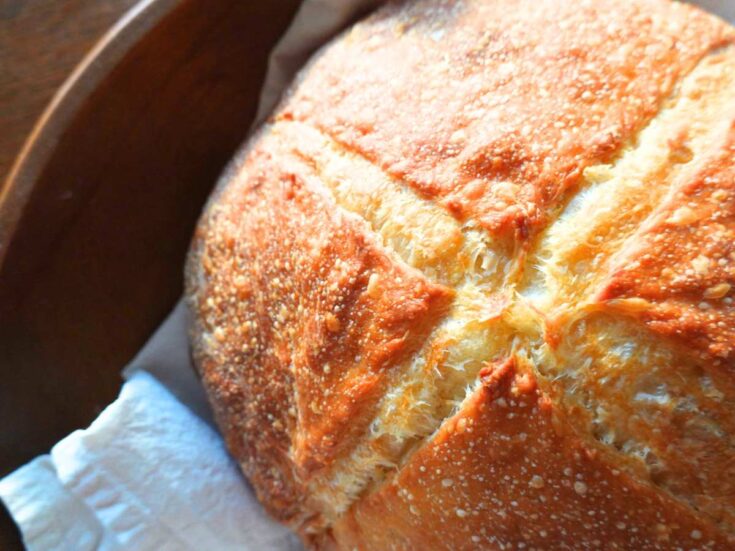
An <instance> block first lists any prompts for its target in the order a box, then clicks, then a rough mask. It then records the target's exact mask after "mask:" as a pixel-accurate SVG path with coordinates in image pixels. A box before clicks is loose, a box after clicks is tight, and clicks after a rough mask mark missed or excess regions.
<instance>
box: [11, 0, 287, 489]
mask: <svg viewBox="0 0 735 551" xmlns="http://www.w3.org/2000/svg"><path fill="white" fill-rule="evenodd" d="M297 4H298V0H278V1H257V0H149V1H144V2H142V3H141V4H139V5H138V6H137V7H136V8H134V9H133V10H132V11H131V12H130V13H128V14H127V15H126V16H125V17H124V18H123V20H121V21H120V23H119V24H118V25H117V26H116V27H115V28H114V29H113V30H111V31H110V32H109V33H108V34H107V36H106V37H105V38H104V39H103V40H102V41H101V42H100V43H99V44H98V45H97V46H96V47H95V48H94V50H93V51H92V52H91V53H90V55H89V56H88V57H87V58H86V59H85V60H84V62H83V63H82V64H81V65H80V66H79V67H78V69H77V70H76V71H75V72H74V74H73V75H72V76H71V78H70V79H69V80H68V81H67V83H66V84H65V85H64V86H63V88H62V89H61V90H60V92H59V93H58V94H57V96H56V97H55V99H54V100H53V102H52V103H51V105H50V106H49V108H48V109H47V111H46V112H45V114H44V115H43V116H42V118H41V120H40V121H39V122H38V124H37V126H36V128H35V129H34V131H33V133H32V135H31V136H30V138H29V140H28V142H27V143H26V145H25V147H24V149H23V152H22V154H21V156H20V158H19V160H18V162H17V163H16V165H15V167H14V169H13V171H12V173H11V176H10V178H9V180H8V182H7V183H6V184H5V186H4V187H3V189H2V191H1V192H0V366H2V368H1V369H2V383H0V419H1V420H2V423H0V448H1V449H2V453H1V454H0V475H2V474H5V473H7V472H8V471H9V470H11V469H13V468H15V467H17V466H19V465H20V464H22V463H23V462H25V461H28V460H29V459H31V458H32V457H34V456H35V455H37V454H39V453H44V452H47V451H48V450H49V448H50V447H51V446H52V445H53V444H54V443H55V442H56V441H58V440H59V439H60V438H62V437H63V436H65V435H66V434H68V433H69V432H71V431H73V430H74V429H77V428H81V427H84V426H86V425H88V424H89V422H90V421H92V419H93V418H94V417H95V416H96V415H97V414H98V413H99V412H100V410H101V409H102V408H103V407H104V406H105V405H107V404H109V403H110V402H111V401H112V400H113V399H114V398H115V396H116V394H117V391H118V389H119V386H120V383H121V379H120V375H119V372H120V369H121V368H122V367H123V366H124V365H125V364H126V363H127V362H128V361H129V360H130V358H131V357H132V356H133V355H134V354H135V352H136V351H137V350H138V349H139V348H140V347H141V345H142V344H143V343H144V341H145V340H146V338H147V337H148V336H149V335H150V334H151V333H152V331H153V330H154V329H155V328H156V326H157V325H158V324H159V323H160V321H161V320H162V319H163V317H164V316H165V315H166V313H167V312H168V311H169V310H170V308H171V307H172V306H173V305H174V303H175V302H176V300H177V298H178V297H179V296H180V294H181V282H182V264H183V260H184V255H185V253H186V249H187V246H188V243H189V238H190V235H191V233H192V229H193V227H194V223H195V221H196V219H197V216H198V214H199V212H200V210H201V208H202V205H203V203H204V200H205V199H206V197H207V195H208V193H209V191H210V189H211V187H212V185H213V184H214V182H215V181H216V179H217V176H218V174H219V173H220V171H221V170H222V168H223V167H224V165H225V164H226V162H227V160H228V159H229V157H230V156H231V155H232V153H233V151H234V150H235V149H236V147H237V145H238V144H239V143H240V142H241V141H242V140H243V139H244V137H245V135H246V133H247V131H248V128H249V125H250V123H251V120H252V118H253V115H254V112H255V107H256V102H257V98H258V94H259V90H260V86H261V84H262V80H263V76H264V74H265V69H266V63H267V55H268V52H269V51H270V49H271V48H272V47H273V45H274V44H275V42H276V41H277V39H278V38H279V37H280V36H281V35H282V33H283V32H284V30H285V28H286V27H287V25H288V23H289V22H290V20H291V18H292V17H293V14H294V12H295V10H296V7H297Z"/></svg>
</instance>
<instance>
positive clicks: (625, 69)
mask: <svg viewBox="0 0 735 551" xmlns="http://www.w3.org/2000/svg"><path fill="white" fill-rule="evenodd" d="M729 40H731V36H730V35H729V34H728V30H727V28H726V27H725V26H724V25H721V24H718V23H717V22H716V21H714V20H713V18H711V17H710V16H708V15H706V14H704V13H703V12H700V11H698V10H694V9H691V8H690V7H688V6H684V5H677V6H674V5H672V4H670V3H669V2H662V1H659V0H637V1H634V2H619V1H618V0H595V1H587V2H567V1H559V0H556V1H544V2H538V1H537V0H514V1H512V2H499V1H492V2H478V1H470V2H455V1H451V0H432V1H428V2H409V3H403V4H397V5H395V6H394V7H392V8H388V9H386V10H383V11H381V12H380V13H379V14H378V15H376V16H374V17H373V18H372V19H371V20H370V21H369V22H368V23H366V24H363V25H360V26H357V27H356V28H354V29H353V30H351V31H350V32H349V33H348V35H347V36H346V37H345V38H344V39H343V40H340V41H338V42H336V43H335V44H333V45H331V46H330V47H328V48H327V49H326V51H324V52H323V53H322V54H321V55H320V56H319V57H318V58H317V60H316V61H315V62H313V63H312V65H311V66H310V67H309V69H308V71H307V72H305V73H304V74H305V75H307V76H308V78H304V79H303V82H302V83H300V84H299V85H298V86H297V87H296V88H295V90H294V92H293V94H292V97H291V98H289V99H288V101H287V102H286V103H285V105H284V106H283V109H282V110H281V112H280V114H279V115H278V117H282V118H286V119H288V118H294V119H298V120H304V121H307V122H309V123H311V124H314V125H315V126H316V127H318V128H319V129H321V130H322V131H324V132H326V133H328V134H330V135H332V136H333V137H334V138H335V139H336V140H337V141H339V142H341V143H342V144H344V145H345V146H346V147H348V148H351V149H355V150H356V151H359V152H360V153H361V154H363V155H365V156H366V157H368V158H369V159H371V160H372V161H374V162H375V163H376V164H378V165H379V166H381V167H382V168H384V169H385V170H387V171H388V172H389V173H391V174H393V175H395V176H396V177H400V178H401V179H403V180H405V181H406V182H407V183H409V184H411V185H412V186H415V187H416V189H418V190H419V191H420V192H421V193H422V195H424V196H426V197H430V198H434V199H436V200H438V201H441V203H442V204H444V205H445V206H446V207H447V208H448V209H450V210H451V211H452V212H453V213H454V214H455V215H456V216H457V217H459V218H461V219H467V218H471V219H474V220H476V221H477V222H478V223H479V224H481V225H482V226H483V227H484V228H486V229H488V230H489V231H491V232H494V233H497V232H511V233H512V234H515V237H516V239H519V240H521V241H525V240H526V239H527V238H528V237H529V235H532V234H535V233H536V231H537V230H538V227H539V226H543V225H544V224H545V222H546V221H547V220H548V218H549V216H550V214H552V213H553V212H554V211H555V209H556V208H557V207H558V206H560V204H561V202H562V201H563V200H564V196H565V192H566V191H567V190H569V189H570V188H574V187H575V186H576V185H577V183H578V182H579V180H580V177H581V175H582V170H583V169H584V168H585V167H587V166H590V165H592V164H597V163H600V162H604V161H606V160H607V159H609V158H611V157H612V156H614V155H615V154H616V152H617V151H618V150H619V149H620V147H621V146H623V145H624V144H626V142H628V141H629V140H630V139H631V138H632V137H633V136H634V135H635V133H636V132H637V131H638V130H640V128H641V127H642V126H643V125H644V124H645V123H646V122H647V121H648V120H650V119H651V117H653V116H654V115H655V114H656V112H657V111H658V109H659V107H660V104H661V101H662V100H663V99H664V98H666V96H667V95H668V94H669V93H670V92H671V90H672V88H673V87H674V86H675V85H676V83H677V81H678V80H679V79H680V78H681V76H682V75H683V74H685V73H686V72H688V71H689V70H690V69H691V68H692V67H693V65H694V64H695V63H696V62H697V61H698V60H699V59H700V58H701V57H702V56H703V55H704V54H705V53H706V52H708V51H711V50H712V49H713V48H717V47H718V46H721V45H723V44H725V43H727V41H729ZM353 75H354V77H353Z"/></svg>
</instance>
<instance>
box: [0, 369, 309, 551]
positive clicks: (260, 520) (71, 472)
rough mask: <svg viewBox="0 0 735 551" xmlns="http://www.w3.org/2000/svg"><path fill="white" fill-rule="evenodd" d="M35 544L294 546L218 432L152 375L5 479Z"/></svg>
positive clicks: (109, 548)
mask: <svg viewBox="0 0 735 551" xmlns="http://www.w3.org/2000/svg"><path fill="white" fill-rule="evenodd" d="M0 499H2V500H3V501H4V502H5V504H6V506H7V508H8V510H9V511H10V513H11V514H12V515H13V517H14V518H15V520H16V522H17V523H18V525H19V527H20V528H21V532H22V534H23V539H24V542H25V544H26V546H27V547H28V548H29V549H32V550H33V549H39V550H56V549H58V550H67V549H75V550H77V549H78V550H86V549H101V550H103V551H118V550H123V549H125V550H128V549H134V550H151V551H153V550H155V551H160V550H163V551H178V550H209V549H213V550H227V549H238V550H258V551H260V550H264V549H266V550H271V549H272V550H276V551H277V550H289V551H290V550H298V549H301V545H300V544H299V542H298V540H297V538H296V537H295V536H294V535H293V534H291V533H290V532H289V531H288V530H287V529H286V528H284V527H283V526H281V525H279V524H277V523H275V522H273V521H272V520H271V519H270V518H269V517H268V516H267V515H266V514H265V512H264V511H263V510H262V508H261V507H260V505H259V504H258V502H257V500H256V499H255V497H254V496H253V494H252V492H251V490H250V488H249V486H248V485H247V483H246V482H245V480H244V479H243V477H242V476H241V474H240V472H239V469H238V468H237V465H235V463H234V462H233V461H232V459H231V458H230V457H229V456H228V455H227V452H226V450H225V447H224V443H223V442H222V439H221V438H220V437H219V436H218V435H217V434H216V433H215V431H214V430H213V429H212V428H211V427H210V426H209V425H208V424H207V423H206V422H205V421H203V420H202V419H200V418H199V417H198V416H197V415H195V414H194V413H193V412H192V411H191V410H190V409H189V408H187V407H186V406H184V405H183V404H182V403H181V402H179V401H178V400H177V399H176V398H175V397H174V396H173V395H172V394H171V393H170V392H169V391H168V390H167V389H166V388H165V387H163V386H162V385H161V384H160V383H159V382H158V381H157V380H156V379H155V378H154V377H153V376H152V375H150V374H148V373H146V372H143V371H141V372H138V373H135V374H134V375H133V376H132V377H131V379H130V380H129V381H128V382H126V383H125V384H124V385H123V388H122V391H121V392H120V396H119V397H118V399H117V400H116V401H115V402H114V403H113V404H111V405H110V406H109V407H108V408H106V409H105V410H104V411H103V412H102V413H101V414H100V416H99V417H98V418H97V419H96V420H95V421H94V422H93V423H92V424H91V425H90V427H89V428H87V429H86V430H79V431H76V432H74V433H72V434H70V435H69V436H68V437H66V438H65V439H63V440H62V441H61V442H59V443H58V444H57V445H56V446H54V447H53V449H52V450H51V453H50V454H49V455H45V456H41V457H39V458H37V459H35V460H34V461H32V462H31V463H29V464H27V465H25V466H24V467H22V468H20V469H18V470H17V471H15V472H14V473H12V474H10V475H9V476H7V477H6V478H4V479H3V480H1V481H0Z"/></svg>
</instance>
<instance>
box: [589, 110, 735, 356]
mask: <svg viewBox="0 0 735 551" xmlns="http://www.w3.org/2000/svg"><path fill="white" fill-rule="evenodd" d="M731 107H732V108H733V110H731V111H730V113H728V115H729V116H725V117H723V119H724V122H725V128H724V132H723V133H722V135H721V137H720V139H719V141H714V140H713V142H712V143H711V152H710V154H709V155H708V156H707V157H706V158H704V159H701V160H698V161H694V162H692V163H691V164H692V167H691V170H689V171H687V172H686V173H684V174H682V175H681V177H680V178H679V181H678V182H677V185H676V186H675V188H674V192H673V194H672V195H671V196H670V197H668V198H667V199H666V200H665V201H664V202H663V203H662V204H661V206H660V208H659V210H658V212H656V213H655V214H654V215H653V217H652V218H651V219H650V220H649V221H648V222H647V223H646V224H645V226H643V227H642V228H640V230H639V231H638V233H637V234H636V235H634V236H633V237H632V238H631V239H630V241H629V242H628V244H627V246H626V247H625V249H624V250H623V251H621V253H620V255H619V258H618V259H617V262H616V263H615V266H614V268H613V273H612V275H611V276H610V279H609V280H608V282H607V284H606V286H605V287H604V289H603V290H602V291H601V292H600V294H599V296H598V300H600V301H601V302H602V303H603V304H604V305H605V306H606V307H607V308H613V309H616V310H621V311H623V312H626V313H629V314H630V315H632V316H635V317H639V318H641V319H643V320H644V321H645V322H646V324H647V325H648V326H649V327H651V329H653V330H654V331H657V332H660V333H662V334H664V335H671V336H673V337H675V338H676V339H678V340H679V341H681V342H682V343H683V344H685V345H686V346H688V347H690V348H692V349H693V350H696V351H698V352H699V354H700V355H701V356H702V359H703V360H704V361H705V362H707V363H712V364H714V366H717V365H720V364H723V365H727V366H729V367H730V369H735V324H733V319H735V305H734V304H733V300H734V298H735V292H733V291H735V162H733V159H735V105H732V106H731Z"/></svg>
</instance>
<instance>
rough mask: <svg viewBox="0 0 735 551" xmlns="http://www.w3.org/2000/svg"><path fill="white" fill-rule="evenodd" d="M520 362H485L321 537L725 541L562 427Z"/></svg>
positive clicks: (444, 543)
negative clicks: (399, 464)
mask: <svg viewBox="0 0 735 551" xmlns="http://www.w3.org/2000/svg"><path fill="white" fill-rule="evenodd" d="M525 369H527V368H526V367H525V366H522V365H519V364H518V363H517V361H516V360H514V359H513V358H511V359H508V360H507V361H504V362H499V363H497V364H495V365H494V366H493V367H492V368H490V369H489V370H488V372H486V373H485V377H484V380H483V383H482V384H481V385H480V386H479V387H478V388H477V389H476V390H475V391H474V392H473V393H472V395H471V396H470V397H469V398H468V399H467V401H466V402H465V404H464V407H463V408H462V410H461V411H460V412H459V413H458V414H457V415H456V416H455V417H453V418H451V419H448V420H447V422H446V423H444V425H443V426H442V428H441V429H440V430H439V431H438V433H437V434H436V436H435V437H434V438H433V440H432V441H431V443H430V444H429V445H427V446H426V447H424V448H423V449H421V450H420V451H419V452H417V453H416V454H415V455H414V456H413V457H412V458H411V460H410V462H409V463H408V464H406V465H405V466H404V467H403V469H401V471H400V472H399V473H398V474H397V476H396V477H395V478H394V479H393V480H392V481H391V482H390V483H389V484H386V485H384V486H383V487H382V488H381V489H380V490H379V491H378V492H376V493H373V494H371V495H369V496H368V497H367V498H365V499H363V500H362V501H360V502H359V503H358V504H356V505H355V506H354V507H353V508H352V510H351V511H350V512H349V513H348V514H347V515H345V516H344V518H342V519H341V520H340V521H339V522H338V523H337V524H336V525H335V526H334V529H333V533H332V534H331V535H330V536H325V537H332V538H334V539H335V540H336V541H338V542H339V543H340V545H342V546H343V548H345V549H350V548H351V547H350V546H355V547H357V548H358V549H364V548H366V549H436V550H451V551H454V550H456V549H476V548H483V549H636V550H641V551H642V550H649V549H675V548H677V546H679V547H680V548H682V549H692V548H697V549H714V548H720V549H725V548H726V547H725V546H726V545H727V543H726V540H725V539H724V538H723V537H722V535H721V534H720V533H719V531H718V530H717V529H716V527H715V526H714V525H712V524H711V523H708V522H703V521H702V519H699V518H693V517H691V516H689V515H688V513H687V512H685V510H684V509H682V508H681V506H677V505H676V504H673V503H670V502H669V500H667V499H665V498H662V497H661V496H660V495H659V494H658V493H657V492H656V491H654V490H652V489H651V488H649V487H647V486H644V485H641V484H639V483H638V482H636V481H635V480H634V479H632V478H631V477H630V476H628V475H627V474H625V473H623V472H621V471H616V470H615V468H614V467H613V466H612V465H610V464H609V462H608V461H606V460H605V459H604V458H603V457H601V456H600V454H599V453H598V452H597V450H595V449H593V448H589V447H587V446H586V444H585V442H584V441H582V440H579V439H578V438H577V437H576V436H575V435H574V434H572V433H569V432H567V431H566V430H565V427H564V426H563V424H559V423H557V422H556V421H555V419H554V418H555V415H556V414H557V412H556V411H555V408H554V406H553V405H552V402H551V401H550V400H549V399H548V398H547V397H545V396H544V394H543V393H542V392H540V391H539V389H538V388H537V386H536V385H535V384H533V382H534V379H533V375H532V374H531V373H529V372H526V371H525ZM461 425H465V426H469V427H471V428H472V430H460V429H459V427H460V426H461ZM549 465H553V469H550V468H549V467H548V466H549ZM448 477H451V478H448ZM448 479H451V480H452V483H451V484H449V485H448V484H447V483H446V481H447V480H448ZM417 504H421V505H420V508H417V507H419V506H418V505H417ZM419 511H420V512H419ZM377 526H379V527H380V529H375V527H377ZM434 526H436V527H444V529H443V530H442V529H427V527H434ZM450 534H451V536H450Z"/></svg>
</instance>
